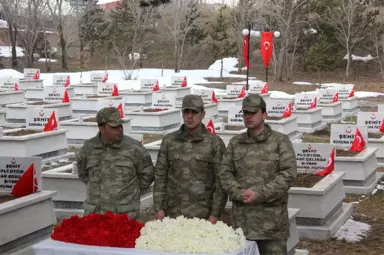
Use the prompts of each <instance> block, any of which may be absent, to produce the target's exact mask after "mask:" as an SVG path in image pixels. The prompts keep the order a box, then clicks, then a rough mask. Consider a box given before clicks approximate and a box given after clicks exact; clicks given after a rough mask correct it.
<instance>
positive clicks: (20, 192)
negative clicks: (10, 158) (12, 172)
mask: <svg viewBox="0 0 384 255" xmlns="http://www.w3.org/2000/svg"><path fill="white" fill-rule="evenodd" d="M38 188H39V185H38V183H37V178H36V171H35V166H34V165H33V163H32V164H31V165H30V166H29V167H28V169H27V171H25V172H24V174H23V175H22V176H21V177H20V179H19V180H18V181H17V182H16V185H15V186H14V187H13V189H12V192H11V194H12V195H14V196H16V197H24V196H27V195H30V194H33V193H35V192H36V191H37V190H38Z"/></svg>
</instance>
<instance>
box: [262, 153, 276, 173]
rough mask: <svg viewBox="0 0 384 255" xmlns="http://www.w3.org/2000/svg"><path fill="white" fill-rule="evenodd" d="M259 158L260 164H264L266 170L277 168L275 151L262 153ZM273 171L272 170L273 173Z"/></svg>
mask: <svg viewBox="0 0 384 255" xmlns="http://www.w3.org/2000/svg"><path fill="white" fill-rule="evenodd" d="M260 158H261V159H262V164H265V166H266V167H267V168H268V170H275V171H277V168H278V166H279V154H277V153H271V154H262V155H261V156H260ZM275 171H273V173H274V172H275Z"/></svg>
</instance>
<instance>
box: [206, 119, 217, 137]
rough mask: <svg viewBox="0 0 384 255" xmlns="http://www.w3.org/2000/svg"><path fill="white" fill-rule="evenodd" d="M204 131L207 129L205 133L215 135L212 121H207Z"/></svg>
mask: <svg viewBox="0 0 384 255" xmlns="http://www.w3.org/2000/svg"><path fill="white" fill-rule="evenodd" d="M206 129H207V131H208V132H209V133H211V134H214V135H216V130H215V126H214V125H213V121H212V120H209V122H208V124H207V127H206Z"/></svg>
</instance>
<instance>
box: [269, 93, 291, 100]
mask: <svg viewBox="0 0 384 255" xmlns="http://www.w3.org/2000/svg"><path fill="white" fill-rule="evenodd" d="M269 93H270V94H271V95H270V96H271V98H277V99H294V98H295V95H291V94H288V93H285V92H283V91H269Z"/></svg>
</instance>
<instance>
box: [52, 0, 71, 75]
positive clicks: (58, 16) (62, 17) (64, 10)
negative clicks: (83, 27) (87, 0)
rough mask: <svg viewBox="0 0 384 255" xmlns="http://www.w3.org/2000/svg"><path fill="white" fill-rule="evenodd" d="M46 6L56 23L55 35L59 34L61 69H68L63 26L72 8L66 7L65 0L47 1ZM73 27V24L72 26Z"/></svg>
mask: <svg viewBox="0 0 384 255" xmlns="http://www.w3.org/2000/svg"><path fill="white" fill-rule="evenodd" d="M47 6H48V9H49V11H50V12H51V15H52V16H53V18H54V21H55V23H56V29H57V33H58V34H59V40H60V48H61V67H62V68H63V69H68V63H67V40H66V37H65V24H66V19H67V17H68V16H69V15H70V14H71V12H72V9H73V8H72V7H70V6H68V3H67V1H65V0H47ZM72 25H73V24H72Z"/></svg>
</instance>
